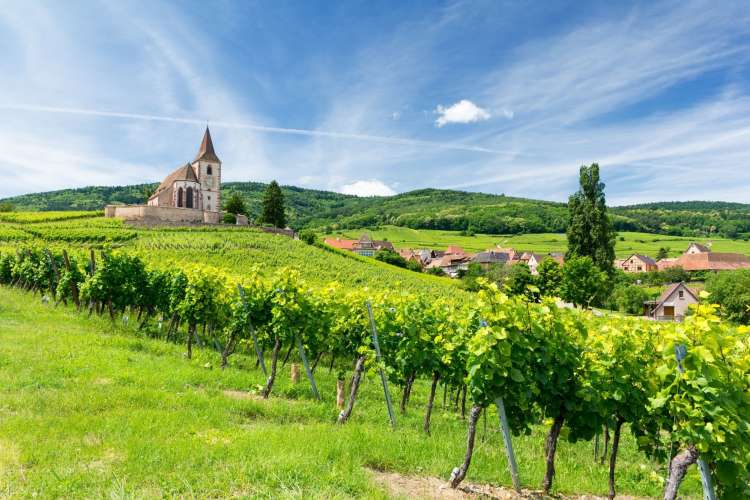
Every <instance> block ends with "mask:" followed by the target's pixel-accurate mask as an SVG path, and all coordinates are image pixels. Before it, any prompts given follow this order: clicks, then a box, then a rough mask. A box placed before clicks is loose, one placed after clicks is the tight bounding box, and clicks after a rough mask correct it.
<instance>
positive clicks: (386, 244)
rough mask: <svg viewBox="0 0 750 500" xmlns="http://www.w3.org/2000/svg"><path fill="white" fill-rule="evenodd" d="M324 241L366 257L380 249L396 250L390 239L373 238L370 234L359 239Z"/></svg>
mask: <svg viewBox="0 0 750 500" xmlns="http://www.w3.org/2000/svg"><path fill="white" fill-rule="evenodd" d="M324 243H325V244H326V245H328V246H330V247H333V248H337V249H339V250H348V251H350V252H354V253H356V254H359V255H362V256H364V257H372V256H373V255H375V252H377V251H378V250H383V249H387V250H391V251H394V249H393V244H392V243H391V242H390V241H379V240H373V239H371V238H370V235H368V234H363V235H362V236H360V238H359V239H358V240H342V239H341V238H326V239H325V240H324Z"/></svg>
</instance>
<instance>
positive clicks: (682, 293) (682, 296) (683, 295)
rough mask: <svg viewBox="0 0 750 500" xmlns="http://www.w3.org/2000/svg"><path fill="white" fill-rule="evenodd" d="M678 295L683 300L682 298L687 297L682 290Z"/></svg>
mask: <svg viewBox="0 0 750 500" xmlns="http://www.w3.org/2000/svg"><path fill="white" fill-rule="evenodd" d="M678 295H679V297H680V298H681V299H682V298H684V297H685V292H683V291H682V290H680V291H679V292H678Z"/></svg>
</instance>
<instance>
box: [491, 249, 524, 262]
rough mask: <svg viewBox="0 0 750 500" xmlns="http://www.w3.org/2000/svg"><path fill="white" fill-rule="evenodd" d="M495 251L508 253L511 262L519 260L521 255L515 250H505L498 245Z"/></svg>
mask: <svg viewBox="0 0 750 500" xmlns="http://www.w3.org/2000/svg"><path fill="white" fill-rule="evenodd" d="M493 250H494V251H495V252H500V253H507V254H508V260H511V261H512V260H518V257H519V255H518V254H517V252H516V251H515V250H514V249H513V248H510V247H508V248H503V247H501V246H500V245H497V247H495V248H494V249H493Z"/></svg>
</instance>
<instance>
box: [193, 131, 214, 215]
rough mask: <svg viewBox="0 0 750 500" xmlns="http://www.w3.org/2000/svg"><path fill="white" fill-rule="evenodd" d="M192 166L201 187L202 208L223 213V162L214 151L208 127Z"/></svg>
mask: <svg viewBox="0 0 750 500" xmlns="http://www.w3.org/2000/svg"><path fill="white" fill-rule="evenodd" d="M191 165H192V167H193V170H195V176H196V177H197V178H198V182H200V186H201V199H200V201H199V203H200V207H201V208H202V209H203V210H206V211H208V212H219V211H221V160H219V157H218V156H216V152H215V151H214V143H213V142H212V141H211V132H210V131H209V130H208V127H206V132H205V133H204V134H203V141H201V147H200V149H199V150H198V154H197V155H196V157H195V160H193V163H191Z"/></svg>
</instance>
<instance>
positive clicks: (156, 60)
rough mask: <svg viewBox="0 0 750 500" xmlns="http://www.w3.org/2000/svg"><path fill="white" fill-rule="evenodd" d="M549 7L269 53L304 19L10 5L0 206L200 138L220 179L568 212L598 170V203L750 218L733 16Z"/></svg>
mask: <svg viewBox="0 0 750 500" xmlns="http://www.w3.org/2000/svg"><path fill="white" fill-rule="evenodd" d="M145 5H148V8H147V9H146V8H144V6H145ZM547 7H548V8H549V9H557V10H563V11H566V16H564V17H565V19H555V20H554V22H552V21H550V18H549V16H547V17H544V16H541V15H538V13H535V11H534V10H533V9H526V8H524V9H521V8H514V7H513V6H512V5H511V6H503V8H500V7H499V6H497V5H496V4H495V3H493V2H488V3H486V4H482V3H479V4H472V5H471V6H469V5H467V4H465V3H463V2H453V3H449V4H447V5H445V6H444V7H440V8H436V9H433V10H429V11H424V10H423V9H419V12H416V11H414V10H410V9H411V8H410V7H409V6H408V5H399V6H398V7H392V8H389V9H385V10H384V12H385V11H388V13H387V14H383V15H384V16H386V17H384V18H383V19H380V18H378V17H377V16H374V17H368V19H371V20H372V26H370V25H366V24H362V25H359V24H357V23H358V22H359V21H360V20H361V17H358V11H357V9H358V8H359V7H357V8H354V7H347V8H343V7H342V8H341V9H340V10H337V9H333V10H334V11H335V12H333V13H327V14H325V15H330V16H332V17H330V18H328V17H325V15H324V14H321V13H318V12H315V15H320V16H324V17H321V18H317V19H316V22H315V23H309V22H308V20H307V19H304V18H305V17H306V16H308V15H311V14H310V13H309V12H306V13H299V17H300V19H299V21H300V26H304V27H305V30H301V31H300V30H294V29H291V28H290V29H289V30H286V31H284V32H282V31H279V30H278V29H277V28H276V27H277V26H278V17H274V16H279V15H283V16H284V17H283V18H284V19H285V22H289V23H293V22H295V18H294V16H295V9H296V8H299V9H302V8H303V7H302V6H298V7H296V8H295V9H291V10H284V11H283V12H281V13H279V12H276V13H275V14H272V15H271V17H269V18H264V16H265V15H267V11H268V9H264V10H261V9H258V8H256V7H255V6H252V5H249V4H248V5H244V6H239V5H232V4H227V5H226V6H224V7H222V9H220V10H221V13H220V15H221V16H222V17H221V19H222V21H221V23H219V24H218V25H217V24H212V23H213V22H214V20H213V19H211V18H209V19H207V18H206V17H205V15H202V14H201V9H200V8H195V9H190V10H189V11H188V10H185V9H181V8H180V6H179V5H175V4H168V3H163V2H160V1H154V2H149V3H148V4H145V3H142V4H139V3H137V0H136V3H114V4H99V3H94V4H90V5H87V6H85V7H83V6H81V5H79V6H78V7H70V6H68V5H62V4H57V3H52V2H50V3H44V2H33V3H29V2H27V3H16V4H14V5H13V7H12V8H6V9H3V10H2V11H0V43H2V44H3V46H4V48H6V50H5V52H4V57H3V60H2V61H0V71H2V72H3V75H4V77H3V79H2V80H0V96H1V97H0V114H2V117H3V120H0V138H2V139H0V146H1V147H2V148H3V155H2V158H0V169H1V170H2V171H3V172H6V171H9V172H11V174H9V175H11V176H13V177H12V180H11V181H10V182H6V183H3V185H0V196H3V195H10V194H19V193H21V192H28V191H34V190H39V189H53V188H60V187H72V186H76V185H81V184H92V183H97V184H123V183H127V182H140V181H146V180H158V179H159V178H161V177H162V176H163V175H165V174H166V173H167V172H168V171H169V170H170V169H171V168H174V167H175V166H177V165H178V164H179V163H180V162H183V161H185V160H187V159H189V158H190V155H191V154H193V153H194V148H195V147H197V141H198V140H199V135H200V128H201V127H202V126H204V125H205V123H206V120H210V124H211V126H212V128H215V129H216V132H215V139H216V142H217V147H218V148H219V153H220V156H221V157H222V159H223V161H224V164H225V169H224V172H225V174H226V179H227V180H248V179H250V180H269V179H272V178H277V179H278V180H279V181H281V182H284V183H296V182H304V183H305V184H306V185H307V186H310V187H317V188H324V189H333V190H343V189H344V188H345V187H346V189H349V187H348V186H353V185H358V184H357V183H361V182H370V181H372V180H377V182H379V183H382V185H383V186H385V187H386V188H387V189H391V190H395V188H398V190H405V189H412V188H417V187H427V186H433V187H456V188H462V189H472V190H482V191H492V192H504V193H507V194H514V195H522V196H530V197H537V198H551V199H565V198H566V195H567V193H569V192H570V191H572V190H573V189H574V188H575V186H574V184H575V182H576V171H577V168H578V166H579V165H580V164H583V163H591V162H593V161H598V162H599V163H600V164H601V165H602V166H603V168H604V176H605V180H607V181H608V198H609V200H610V201H612V202H623V203H624V202H632V201H640V200H646V199H649V200H653V199H686V198H691V199H697V198H724V199H733V200H740V201H747V195H746V193H744V192H743V191H742V190H741V189H740V188H738V186H743V185H747V184H748V183H750V169H748V168H747V165H748V164H750V150H748V148H747V147H746V144H747V140H748V130H750V94H749V93H748V89H749V88H750V81H748V79H747V77H746V75H747V69H748V66H750V62H749V61H750V55H749V54H750V50H748V49H750V28H748V26H750V11H748V10H747V8H746V5H745V4H744V2H741V1H728V2H722V3H721V5H715V4H712V3H709V2H707V1H700V0H699V1H688V2H680V3H672V2H648V3H643V4H636V5H631V4H628V5H627V6H624V5H616V6H606V8H605V7H602V6H601V5H599V6H598V7H597V8H595V9H593V8H587V7H586V6H583V7H582V8H581V9H577V10H576V9H563V8H562V7H561V5H558V4H555V3H554V2H550V4H548V6H547ZM82 9H85V10H86V11H87V13H88V14H89V15H90V16H93V17H95V18H97V20H98V22H97V23H90V22H87V21H86V20H85V19H84V17H83V16H81V15H80V12H79V11H80V10H82ZM376 10H377V9H376ZM393 10H396V11H395V12H390V11H393ZM545 10H547V8H545ZM574 10H575V12H573V11H574ZM568 11H570V15H569V16H568V15H567V14H568ZM589 11H591V12H589ZM378 12H380V11H378ZM367 14H368V15H369V14H372V12H368V13H367ZM542 18H543V19H544V21H543V22H544V23H549V25H547V24H544V25H539V24H536V25H535V24H534V23H540V22H542V21H541V20H540V19H542ZM519 19H522V21H519ZM217 22H218V21H217ZM327 23H328V24H327ZM251 24H252V26H253V29H247V27H248V26H250V25H251ZM518 24H524V25H529V26H536V28H538V29H530V30H520V31H519V30H518V29H516V27H515V26H516V25H518ZM331 25H336V26H337V27H338V28H337V30H331V29H327V28H330V26H331ZM498 26H500V27H501V28H502V29H498ZM219 27H221V28H224V29H219ZM348 27H351V28H352V31H351V32H345V33H344V34H343V35H341V36H342V38H340V39H339V38H336V36H338V34H339V32H340V31H345V30H347V28H348ZM355 28H356V29H355ZM306 30H307V31H306ZM469 31H470V32H471V33H472V37H471V43H468V42H467V40H466V39H465V38H466V37H465V36H463V35H462V34H465V33H467V32H469ZM292 32H294V33H298V34H297V35H296V36H289V35H288V34H287V33H292ZM243 36H244V37H248V38H242V37H243ZM300 37H307V38H305V39H304V40H302V41H299V40H298V38H300ZM329 38H330V39H329ZM344 39H346V40H347V43H342V40H344ZM104 40H106V41H107V43H103V41H104ZM349 40H351V42H349ZM318 43H320V44H325V43H328V44H329V45H327V46H322V45H321V46H317V45H316V44H318ZM456 96H459V97H460V96H466V99H463V100H460V101H458V102H456ZM3 103H4V104H3ZM437 103H443V105H441V106H440V107H438V108H437V111H438V113H437V116H436V114H435V111H436V104H437ZM450 103H454V104H452V105H451V104H450ZM394 110H395V111H394ZM479 121H481V122H482V123H477V122H479ZM456 123H475V125H472V126H449V124H456ZM435 125H438V126H435ZM363 173H366V175H363ZM707 179H710V182H707ZM360 185H361V184H360ZM370 187H372V189H376V187H377V189H382V186H375V185H371V186H370ZM363 192H364V191H363Z"/></svg>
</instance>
